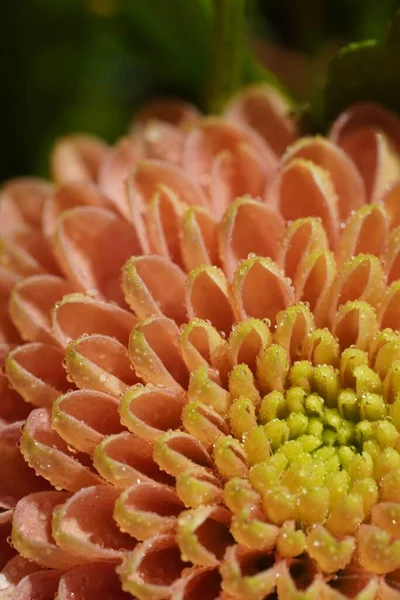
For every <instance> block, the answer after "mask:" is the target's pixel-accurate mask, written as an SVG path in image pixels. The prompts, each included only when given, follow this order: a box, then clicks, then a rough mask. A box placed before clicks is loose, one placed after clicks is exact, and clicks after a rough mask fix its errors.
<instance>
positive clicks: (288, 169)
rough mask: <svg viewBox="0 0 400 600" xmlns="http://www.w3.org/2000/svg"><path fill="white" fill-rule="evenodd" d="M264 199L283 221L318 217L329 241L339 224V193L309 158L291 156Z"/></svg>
mask: <svg viewBox="0 0 400 600" xmlns="http://www.w3.org/2000/svg"><path fill="white" fill-rule="evenodd" d="M266 199H267V203H268V204H269V205H270V206H272V207H274V208H275V209H276V210H277V211H278V212H279V213H280V214H281V215H282V216H283V218H284V219H285V220H286V221H293V220H294V219H300V218H302V217H320V219H322V223H323V225H324V227H325V230H326V233H327V234H328V238H329V242H330V244H331V245H334V244H335V241H336V237H337V233H338V225H339V213H338V196H337V194H336V192H335V190H334V187H333V184H332V181H331V179H330V177H329V174H328V172H327V171H325V170H324V169H322V168H321V167H318V166H317V165H315V164H314V163H313V162H311V161H309V160H304V159H300V158H294V159H293V160H291V161H290V162H288V163H287V164H286V165H284V166H283V168H282V170H281V171H280V172H279V173H278V175H277V176H276V178H275V179H274V180H273V181H272V182H271V185H270V186H269V188H268V189H267V195H266Z"/></svg>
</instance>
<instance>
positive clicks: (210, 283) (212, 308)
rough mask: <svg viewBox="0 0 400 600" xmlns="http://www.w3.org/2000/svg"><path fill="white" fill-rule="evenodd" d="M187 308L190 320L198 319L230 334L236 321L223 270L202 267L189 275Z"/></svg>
mask: <svg viewBox="0 0 400 600" xmlns="http://www.w3.org/2000/svg"><path fill="white" fill-rule="evenodd" d="M186 306H187V311H188V315H189V318H190V319H193V318H194V317H198V318H200V319H205V320H209V321H210V322H211V324H212V325H213V326H214V327H215V328H216V329H218V331H223V332H224V334H229V332H230V330H231V328H232V325H233V324H234V322H235V321H236V318H235V317H236V315H235V311H234V307H233V305H232V301H231V297H230V290H229V286H228V282H227V280H226V278H225V275H224V273H223V272H222V271H221V269H218V267H214V266H205V265H204V266H201V267H198V268H197V269H194V270H193V271H191V273H190V274H189V277H188V279H187V283H186Z"/></svg>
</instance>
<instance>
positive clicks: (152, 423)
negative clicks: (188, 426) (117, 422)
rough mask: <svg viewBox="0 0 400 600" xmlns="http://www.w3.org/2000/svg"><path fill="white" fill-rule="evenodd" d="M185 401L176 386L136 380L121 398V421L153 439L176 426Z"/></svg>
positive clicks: (137, 432)
mask: <svg viewBox="0 0 400 600" xmlns="http://www.w3.org/2000/svg"><path fill="white" fill-rule="evenodd" d="M185 403H186V398H185V397H184V395H183V394H181V393H179V392H177V391H176V390H173V389H168V388H162V387H159V386H157V387H154V386H150V385H147V386H144V387H143V385H141V384H138V385H135V386H133V387H131V388H129V390H127V391H126V392H125V394H124V395H123V396H122V398H121V404H120V415H121V422H122V423H123V425H125V426H126V427H127V428H128V429H129V431H132V433H135V434H136V435H138V436H140V437H141V438H144V439H147V440H150V441H151V440H155V439H156V438H157V437H158V436H159V435H161V434H162V433H165V432H166V431H169V430H170V429H178V428H179V427H180V425H181V414H182V408H183V407H184V405H185Z"/></svg>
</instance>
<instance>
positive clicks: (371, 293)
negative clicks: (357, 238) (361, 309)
mask: <svg viewBox="0 0 400 600" xmlns="http://www.w3.org/2000/svg"><path fill="white" fill-rule="evenodd" d="M384 291H385V278H384V273H383V270H382V266H381V263H380V261H379V259H378V258H377V257H376V256H372V255H369V254H358V255H357V256H355V257H354V258H351V259H350V260H349V261H348V262H347V263H346V264H345V265H344V267H343V269H342V270H341V271H339V272H338V274H337V276H336V279H335V281H334V282H333V284H332V288H331V290H330V293H329V296H330V301H329V302H330V308H329V310H328V312H327V315H328V316H329V318H330V319H332V318H333V315H334V314H335V312H336V310H337V309H338V307H339V306H341V305H343V304H346V302H349V301H351V300H363V301H364V302H368V303H369V304H371V305H372V306H377V305H378V304H379V302H380V301H381V298H382V294H383V293H384Z"/></svg>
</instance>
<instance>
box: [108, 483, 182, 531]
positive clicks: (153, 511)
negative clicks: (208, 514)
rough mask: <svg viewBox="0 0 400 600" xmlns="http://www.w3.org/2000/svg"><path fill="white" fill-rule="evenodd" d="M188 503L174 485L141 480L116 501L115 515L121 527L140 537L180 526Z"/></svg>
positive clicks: (122, 529)
mask: <svg viewBox="0 0 400 600" xmlns="http://www.w3.org/2000/svg"><path fill="white" fill-rule="evenodd" d="M183 509H184V505H183V503H182V502H181V500H179V498H178V496H177V494H176V492H175V490H174V489H172V488H170V487H169V486H167V485H163V484H161V483H156V482H149V481H141V482H139V483H136V484H135V485H133V486H131V487H130V488H128V489H127V490H125V491H124V492H123V493H122V494H121V496H120V497H119V498H118V500H117V501H116V503H115V508H114V519H115V520H116V522H117V524H118V527H119V528H120V529H121V531H124V532H126V533H129V534H130V535H132V536H133V537H135V538H136V539H137V540H147V539H148V538H151V537H153V536H154V535H156V534H157V533H168V532H170V531H173V530H174V529H175V527H176V523H177V517H178V516H179V514H180V513H181V512H182V511H183Z"/></svg>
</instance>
